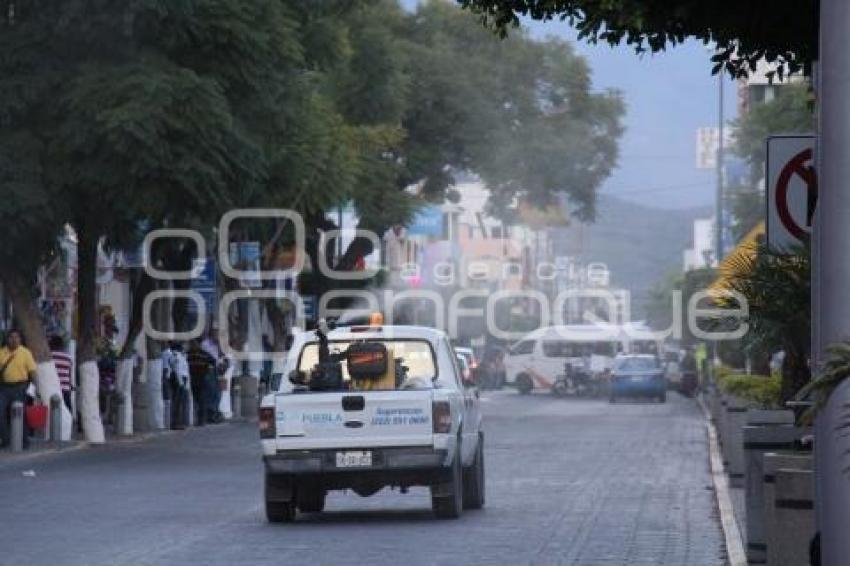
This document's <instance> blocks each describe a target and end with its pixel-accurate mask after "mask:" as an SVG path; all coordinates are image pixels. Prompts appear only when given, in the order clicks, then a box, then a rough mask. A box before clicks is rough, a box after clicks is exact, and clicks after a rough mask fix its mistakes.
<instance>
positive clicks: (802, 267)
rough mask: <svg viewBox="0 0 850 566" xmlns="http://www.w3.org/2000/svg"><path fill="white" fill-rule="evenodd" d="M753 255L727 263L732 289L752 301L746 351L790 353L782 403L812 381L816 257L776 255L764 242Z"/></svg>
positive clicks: (805, 252) (799, 252) (804, 252)
mask: <svg viewBox="0 0 850 566" xmlns="http://www.w3.org/2000/svg"><path fill="white" fill-rule="evenodd" d="M753 251H754V253H752V254H738V255H736V256H735V257H730V258H727V262H724V263H725V266H728V272H727V273H726V287H727V288H728V289H730V290H732V291H737V292H738V293H740V294H741V295H743V296H744V297H746V299H747V303H748V308H749V315H748V318H747V322H748V323H749V326H750V331H749V332H748V333H747V335H746V336H745V337H744V340H745V342H746V345H748V346H750V347H751V348H758V349H761V350H764V351H776V350H778V349H782V350H784V351H785V359H784V361H783V363H782V392H781V401H782V402H783V403H784V402H785V401H788V400H790V399H793V398H794V395H795V394H796V393H797V392H798V391H799V390H800V389H802V388H803V387H804V386H805V385H806V384H807V383H809V381H810V379H811V370H810V368H809V353H810V328H811V308H810V286H811V279H810V253H809V248H808V246H798V247H795V248H794V249H787V250H775V249H771V248H769V247H768V246H767V245H766V244H764V243H763V242H760V243H757V244H755V246H754V250H753Z"/></svg>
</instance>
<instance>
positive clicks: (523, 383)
mask: <svg viewBox="0 0 850 566" xmlns="http://www.w3.org/2000/svg"><path fill="white" fill-rule="evenodd" d="M516 388H517V391H519V392H520V394H521V395H528V394H529V393H531V390H532V389H533V388H534V382H533V381H531V378H530V377H528V374H525V373H521V374H519V375H518V376H517V378H516Z"/></svg>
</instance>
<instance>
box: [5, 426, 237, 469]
mask: <svg viewBox="0 0 850 566" xmlns="http://www.w3.org/2000/svg"><path fill="white" fill-rule="evenodd" d="M247 420H248V419H246V418H236V419H230V420H226V421H223V422H221V423H217V424H208V425H206V426H204V427H198V426H190V427H186V428H185V429H180V430H171V429H164V430H155V431H146V432H138V433H134V434H132V435H129V436H128V435H119V434H115V432H114V431H113V430H110V429H107V430H106V431H105V433H106V442H104V443H103V444H90V443H88V442H86V440H85V439H84V438H83V434H82V433H81V432H79V431H77V430H75V431H74V434H73V436H72V438H71V440H69V441H66V442H62V443H61V444H59V445H56V444H54V443H52V442H50V441H48V440H44V439H43V438H38V437H30V447H29V448H28V449H27V450H23V451H22V452H12V451H10V450H9V449H8V448H2V449H0V467H3V466H4V465H5V464H18V463H21V462H25V461H27V460H30V459H36V458H39V457H43V456H47V455H51V454H52V455H58V454H64V453H70V452H76V451H78V450H82V449H86V448H94V449H97V448H101V447H108V446H115V445H127V444H132V443H138V442H145V441H148V440H151V439H154V438H160V437H163V436H167V435H171V434H176V433H184V434H185V433H186V432H189V431H192V430H201V429H204V428H215V427H217V426H226V425H228V424H236V423H244V422H247Z"/></svg>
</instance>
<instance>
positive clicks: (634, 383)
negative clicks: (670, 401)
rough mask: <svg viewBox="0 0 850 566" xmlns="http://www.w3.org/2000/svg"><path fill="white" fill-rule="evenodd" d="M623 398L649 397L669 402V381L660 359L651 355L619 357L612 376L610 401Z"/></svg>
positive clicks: (615, 361)
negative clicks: (665, 376)
mask: <svg viewBox="0 0 850 566" xmlns="http://www.w3.org/2000/svg"><path fill="white" fill-rule="evenodd" d="M622 397H648V398H650V399H656V400H658V401H659V402H661V403H664V402H666V401H667V380H666V379H664V370H663V369H662V368H661V366H660V365H659V364H658V358H656V357H655V356H653V355H649V354H630V355H624V356H618V357H617V358H616V359H615V360H614V371H613V374H612V375H611V388H610V401H611V403H616V402H617V400H618V399H620V398H622Z"/></svg>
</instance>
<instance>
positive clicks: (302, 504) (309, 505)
mask: <svg viewBox="0 0 850 566" xmlns="http://www.w3.org/2000/svg"><path fill="white" fill-rule="evenodd" d="M326 496H327V492H326V491H325V490H324V489H320V488H301V489H299V490H298V493H297V495H296V496H295V501H296V504H297V506H298V510H299V511H301V512H302V513H321V512H322V511H324V510H325V497H326Z"/></svg>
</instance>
